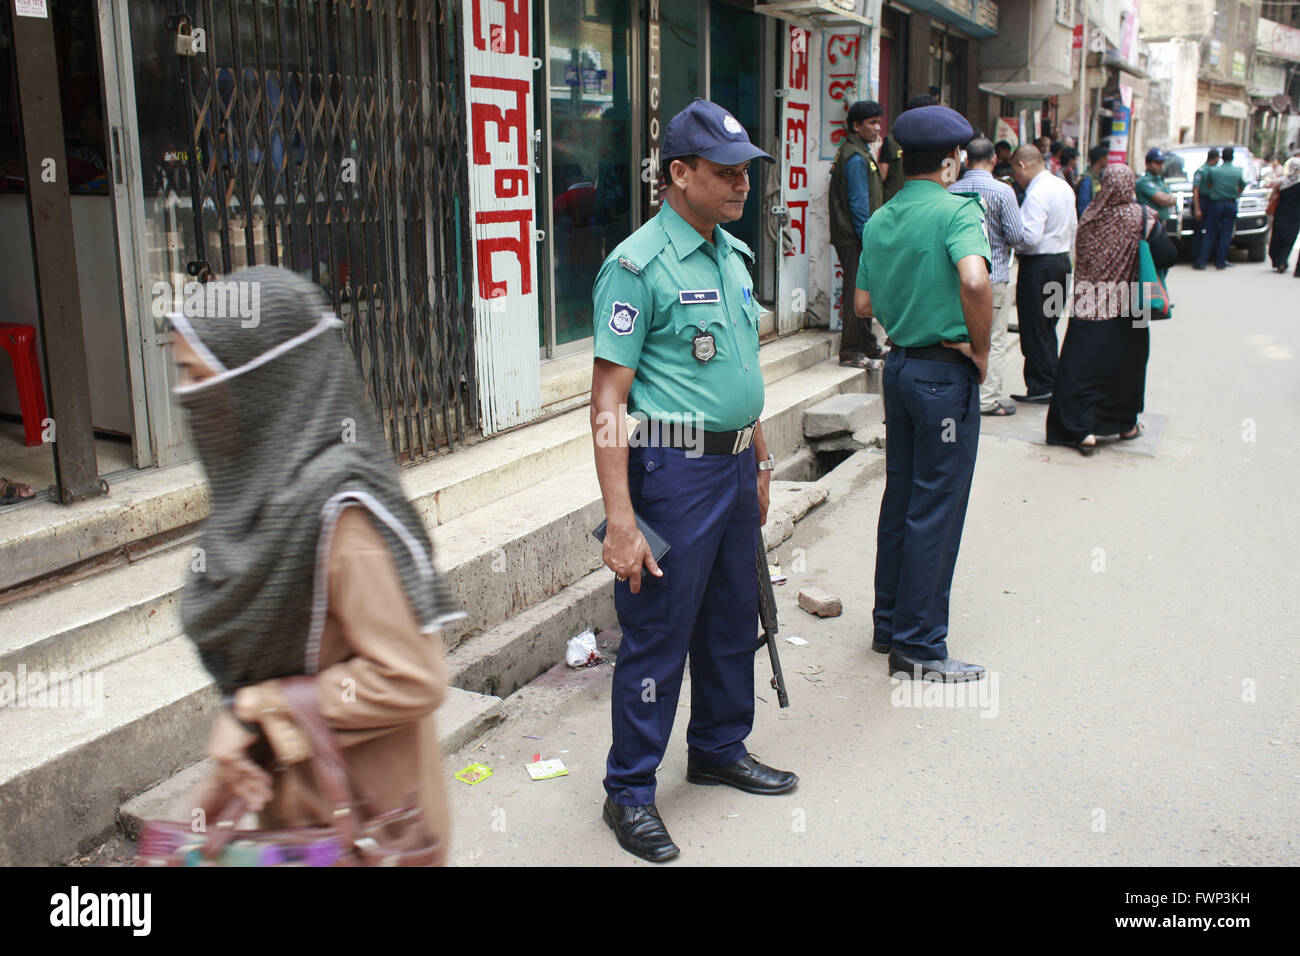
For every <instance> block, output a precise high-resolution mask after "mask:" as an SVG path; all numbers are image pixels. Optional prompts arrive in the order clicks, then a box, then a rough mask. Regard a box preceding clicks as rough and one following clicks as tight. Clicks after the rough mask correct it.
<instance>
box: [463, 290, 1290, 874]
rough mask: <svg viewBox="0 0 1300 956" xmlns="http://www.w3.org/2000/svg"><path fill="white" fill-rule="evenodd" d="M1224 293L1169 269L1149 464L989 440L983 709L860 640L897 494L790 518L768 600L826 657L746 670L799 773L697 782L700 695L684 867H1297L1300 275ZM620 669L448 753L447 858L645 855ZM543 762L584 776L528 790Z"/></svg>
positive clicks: (533, 861)
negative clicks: (625, 768) (828, 599)
mask: <svg viewBox="0 0 1300 956" xmlns="http://www.w3.org/2000/svg"><path fill="white" fill-rule="evenodd" d="M1231 278H1232V279H1233V280H1234V281H1232V282H1228V281H1223V279H1222V277H1220V276H1218V275H1217V274H1207V273H1193V272H1191V271H1190V270H1188V269H1185V268H1180V269H1178V270H1177V272H1176V274H1175V290H1176V291H1175V295H1176V296H1178V300H1179V302H1180V309H1179V312H1178V313H1177V316H1176V318H1175V320H1174V321H1171V322H1162V323H1159V324H1158V325H1157V326H1153V329H1152V353H1151V361H1150V365H1149V370H1148V388H1147V408H1148V410H1149V411H1150V413H1151V414H1153V415H1162V416H1164V425H1163V429H1162V431H1161V433H1160V435H1159V436H1158V442H1157V443H1156V445H1155V447H1154V449H1153V451H1154V454H1149V455H1148V454H1132V453H1128V452H1129V450H1128V449H1125V452H1124V453H1121V452H1120V451H1119V450H1118V449H1116V448H1108V447H1103V448H1102V449H1101V451H1100V452H1099V453H1098V454H1097V455H1095V456H1094V457H1092V458H1083V457H1082V456H1080V455H1078V454H1077V452H1075V451H1074V450H1073V449H1070V448H1053V447H1047V446H1045V445H1041V444H1037V443H1035V442H1033V441H1032V440H1025V439H1032V436H1029V435H1025V436H1023V438H1022V437H1006V436H1003V437H1000V436H997V435H994V434H985V435H984V436H983V437H982V438H981V442H980V450H979V458H978V461H977V466H976V474H975V482H974V488H973V492H972V497H971V503H970V509H969V513H968V517H967V521H966V526H965V534H964V538H963V543H962V553H961V556H960V558H959V560H958V565H957V574H956V578H955V581H954V587H953V594H952V616H951V626H952V632H951V638H950V649H951V653H952V654H953V655H954V656H957V657H960V658H962V659H965V660H971V661H975V662H978V663H981V664H983V665H985V666H986V667H987V668H988V669H989V678H988V681H987V682H985V685H984V686H983V687H982V688H979V690H977V691H976V694H975V696H974V697H973V698H970V697H968V698H966V699H965V700H958V699H956V698H949V699H947V700H945V699H943V698H942V696H936V694H934V693H931V694H930V695H928V696H927V695H917V694H915V693H914V687H913V685H911V684H910V683H894V682H893V681H891V679H890V678H889V675H888V673H887V665H886V659H885V657H884V656H882V655H878V654H875V653H873V652H872V651H871V650H870V611H871V606H872V603H873V591H872V580H871V577H872V568H873V565H874V549H875V525H876V517H877V514H878V510H879V501H880V494H881V491H882V488H883V481H882V480H880V479H879V478H876V479H873V480H870V481H867V482H865V483H858V484H854V483H852V482H850V483H849V484H848V485H847V487H844V488H841V489H840V492H839V493H836V494H832V496H831V500H830V501H828V502H827V503H826V504H824V505H822V506H821V507H819V508H818V509H816V510H814V511H813V512H811V513H810V514H809V516H808V517H807V518H805V520H804V521H803V522H801V523H800V524H799V525H797V526H796V528H795V533H794V535H793V537H792V538H790V539H789V540H788V541H786V542H785V543H784V544H783V545H782V546H781V548H780V549H779V555H780V558H781V563H782V565H783V567H784V568H785V570H786V571H787V572H788V573H789V583H788V584H787V585H785V586H784V587H780V588H778V589H777V599H778V604H779V607H780V612H781V622H782V638H784V637H786V636H791V635H797V636H799V637H802V638H804V639H805V640H807V641H808V642H809V643H808V644H807V645H806V646H803V647H796V646H792V645H790V644H788V643H785V642H784V640H782V643H781V645H780V647H781V652H782V659H783V662H784V664H785V671H786V675H787V682H788V684H789V688H790V697H791V707H790V708H789V710H787V711H780V710H779V709H778V708H777V706H776V702H775V700H774V695H773V694H772V693H770V692H769V691H767V690H766V683H767V678H768V676H769V673H770V672H769V670H768V665H767V657H766V654H759V655H758V656H757V657H756V660H755V675H756V680H755V684H756V689H757V693H758V695H759V696H760V697H761V698H765V700H760V701H759V702H758V703H757V705H756V706H757V714H756V720H755V727H754V731H753V734H752V735H751V736H750V738H749V747H750V750H751V751H752V752H753V753H754V754H755V755H757V756H758V757H759V758H760V759H762V760H763V761H765V762H767V763H770V764H772V765H774V766H777V767H780V768H783V769H792V770H795V771H797V772H798V773H799V774H800V775H801V783H800V785H799V787H798V789H797V790H796V791H794V792H793V793H791V794H788V795H785V796H780V797H756V796H751V795H747V794H743V793H740V792H738V791H735V790H732V789H729V788H724V787H708V788H706V787H696V786H692V785H690V784H688V783H686V781H685V769H686V768H685V764H686V754H685V750H686V748H685V739H684V737H685V727H686V723H687V720H688V716H689V708H688V706H687V704H688V702H689V685H688V686H687V687H686V688H684V689H683V693H682V697H681V698H680V700H681V704H680V706H679V708H678V714H677V719H676V721H675V726H674V735H673V739H672V742H671V744H670V746H669V749H668V752H667V754H666V756H665V758H664V763H663V767H662V768H661V770H660V773H659V783H660V786H659V793H658V806H659V809H660V811H661V812H662V814H663V816H664V820H665V822H666V823H667V825H668V828H669V831H670V833H671V834H672V835H673V837H674V839H675V840H676V842H677V843H678V844H679V846H681V848H682V855H681V857H680V858H679V860H677V861H676V862H674V863H673V864H671V865H677V866H694V865H711V864H717V865H733V866H734V865H741V866H745V865H764V864H769V865H779V864H803V865H824V864H850V865H853V864H942V865H970V864H986V865H1022V864H1029V865H1051V864H1060V865H1090V866H1091V865H1134V866H1151V865H1197V864H1200V865H1223V866H1244V865H1286V864H1294V863H1295V862H1296V856H1297V838H1296V830H1295V826H1294V808H1295V799H1296V795H1297V780H1298V778H1297V771H1296V768H1297V766H1300V759H1298V758H1300V734H1298V732H1297V724H1296V717H1295V713H1296V712H1295V689H1294V687H1292V686H1291V684H1292V683H1293V682H1294V679H1295V674H1296V671H1297V669H1298V668H1297V665H1298V664H1300V655H1298V654H1297V650H1296V645H1295V620H1296V618H1297V615H1300V606H1297V597H1296V589H1295V573H1296V554H1295V541H1296V540H1297V539H1300V509H1296V508H1295V507H1294V505H1293V502H1294V476H1295V475H1296V474H1297V473H1298V472H1300V405H1297V400H1296V394H1295V390H1294V382H1295V362H1296V356H1297V355H1300V332H1298V331H1297V329H1296V326H1295V323H1294V314H1293V312H1294V310H1287V309H1279V308H1278V307H1277V305H1278V302H1279V301H1280V300H1278V299H1277V298H1276V296H1277V295H1279V294H1282V293H1283V292H1287V291H1289V285H1286V286H1285V287H1282V288H1280V287H1279V285H1280V284H1288V283H1290V282H1292V281H1294V280H1290V279H1287V278H1283V277H1275V276H1272V275H1268V274H1266V272H1265V270H1263V269H1262V267H1261V269H1260V271H1259V273H1258V274H1256V272H1255V270H1254V268H1253V267H1251V268H1250V269H1249V270H1248V269H1247V268H1245V267H1241V268H1239V269H1238V270H1237V273H1236V275H1234V276H1233V277H1231ZM1274 279H1276V281H1272V280H1274ZM1270 282H1272V284H1270ZM1228 315H1232V316H1236V317H1237V318H1236V319H1234V321H1233V323H1230V324H1225V321H1224V319H1223V317H1224V316H1228ZM1062 326H1064V323H1062ZM1060 331H1061V332H1062V333H1063V332H1064V327H1062V328H1061V330H1060ZM1013 338H1014V337H1013ZM1017 351H1018V350H1017ZM1206 356H1214V366H1215V370H1216V376H1217V381H1216V384H1215V386H1214V387H1213V388H1212V389H1210V388H1206V385H1205V368H1206V365H1205V357H1206ZM1018 359H1019V356H1018V354H1017V353H1016V352H1012V354H1010V355H1009V356H1008V369H1007V380H1008V383H1009V384H1008V390H1018V388H1019V386H1020V384H1021V383H1020V381H1019V372H1020V365H1019V361H1018ZM1247 424H1248V425H1249V435H1247V432H1246V431H1245V430H1244V429H1246V427H1247ZM1040 440H1041V439H1040ZM832 474H834V473H832ZM796 552H799V553H800V554H799V556H801V557H802V564H800V563H798V562H797V560H796ZM804 585H815V586H819V587H824V588H826V589H828V590H830V591H832V592H834V593H836V594H838V595H839V596H840V597H841V598H842V600H843V604H844V614H843V616H842V617H839V618H832V619H826V620H822V619H816V618H813V617H812V616H810V615H808V614H806V613H805V612H803V611H801V610H799V609H798V608H797V607H796V604H795V599H796V596H797V593H798V589H799V588H800V587H801V586H804ZM610 674H611V670H610V668H609V667H608V666H603V667H600V668H598V669H595V670H591V671H583V672H573V671H564V670H555V671H552V672H550V673H548V674H546V675H544V676H543V677H542V678H540V679H538V680H536V681H534V682H533V683H531V684H530V685H528V686H527V687H525V688H523V689H522V690H521V691H520V692H519V693H517V694H515V695H514V696H512V697H511V698H509V699H508V700H507V701H506V709H507V712H508V717H507V720H506V721H505V722H504V723H503V724H501V725H500V726H499V727H498V728H497V729H496V730H495V731H493V732H492V733H491V734H490V735H488V736H487V737H486V738H484V739H483V740H482V741H480V742H477V743H476V745H474V746H472V747H470V748H467V749H465V750H463V751H461V752H460V753H458V754H455V755H453V756H449V758H448V771H449V773H450V772H452V771H454V770H457V769H460V767H463V766H465V765H466V764H467V763H469V762H471V761H480V762H482V763H485V764H487V765H488V766H490V767H492V768H493V770H494V771H495V775H494V776H493V777H491V778H489V779H488V780H486V781H485V782H483V783H481V784H479V785H477V786H474V787H469V786H466V785H464V784H462V783H460V782H458V781H455V780H450V779H449V780H448V784H447V785H448V787H449V788H450V792H451V800H452V810H453V821H454V827H455V829H454V833H453V842H452V853H451V859H452V860H453V861H455V862H457V863H458V864H460V865H463V866H466V865H483V866H520V865H554V864H563V865H569V864H572V865H616V866H651V865H653V864H648V863H643V862H641V861H640V860H637V859H636V858H634V857H632V856H630V855H629V854H627V853H625V852H623V851H622V850H621V849H620V848H619V847H618V846H617V844H616V843H615V841H614V837H613V834H612V833H611V832H610V831H609V829H608V828H607V827H606V826H605V824H604V823H603V822H602V820H601V818H600V807H601V803H602V801H603V799H604V792H603V790H602V787H601V779H602V777H603V776H604V760H605V755H606V751H607V748H608V745H609V735H610V718H609V680H610ZM966 686H967V687H968V688H969V687H970V685H966ZM922 690H924V688H922ZM982 695H983V696H982ZM533 736H536V737H539V738H540V739H532V737H533ZM534 754H540V755H541V756H542V757H543V758H559V759H561V760H563V761H564V762H565V764H566V765H567V767H568V768H569V771H570V773H569V776H567V777H562V778H558V779H553V780H545V781H538V782H533V781H531V780H529V778H528V776H527V774H526V773H525V771H524V768H523V765H524V764H525V763H526V762H528V761H529V760H531V758H532V756H533V755H534Z"/></svg>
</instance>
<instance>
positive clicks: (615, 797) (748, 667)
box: [591, 99, 799, 863]
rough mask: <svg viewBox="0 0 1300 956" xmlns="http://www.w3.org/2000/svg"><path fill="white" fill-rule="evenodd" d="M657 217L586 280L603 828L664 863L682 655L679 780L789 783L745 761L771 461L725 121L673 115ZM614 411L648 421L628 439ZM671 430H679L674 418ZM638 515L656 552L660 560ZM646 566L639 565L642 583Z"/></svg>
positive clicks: (752, 787)
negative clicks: (661, 795) (660, 548)
mask: <svg viewBox="0 0 1300 956" xmlns="http://www.w3.org/2000/svg"><path fill="white" fill-rule="evenodd" d="M661 155H662V157H663V158H662V162H663V164H664V168H665V169H666V172H667V191H666V194H665V198H664V203H663V205H662V206H661V207H660V209H659V213H658V214H657V215H656V216H655V217H654V218H653V219H651V220H650V221H649V222H647V223H646V224H645V225H644V226H642V227H641V228H640V229H638V230H637V231H636V232H634V233H633V234H632V235H631V236H629V237H628V238H627V239H625V240H624V241H623V242H622V243H621V244H620V245H619V246H618V247H617V248H615V249H614V251H613V252H611V253H610V254H609V257H608V258H607V259H606V260H605V263H604V265H603V266H602V267H601V270H600V274H599V276H598V277H597V279H596V288H595V293H594V297H593V298H594V307H595V369H594V371H593V374H592V385H591V421H592V430H593V435H594V438H595V446H596V452H595V453H596V472H597V476H598V477H599V479H600V489H601V494H602V496H603V498H604V502H605V515H606V518H607V521H608V531H607V533H606V536H605V543H604V553H603V557H604V561H605V564H606V566H608V567H609V568H610V569H611V570H612V571H613V572H614V574H615V576H616V583H615V585H614V605H615V609H616V610H617V612H618V620H619V624H620V626H621V627H622V630H623V643H622V647H621V648H620V650H619V655H618V667H617V668H616V669H615V671H614V681H613V690H612V693H611V705H612V711H613V743H612V745H611V747H610V750H609V758H608V761H607V764H606V775H605V791H606V793H607V794H608V797H607V799H606V800H605V807H604V819H605V822H606V823H607V824H609V826H610V827H611V828H612V829H613V830H614V833H615V835H616V836H617V838H618V842H619V844H620V845H621V846H622V847H623V848H624V849H625V850H627V851H628V852H629V853H633V854H635V855H636V856H639V857H641V858H642V859H645V860H650V861H651V862H655V863H661V862H663V861H665V860H669V859H672V858H673V857H675V856H677V854H678V848H677V847H676V845H674V843H673V841H672V838H671V837H670V836H669V835H668V830H667V829H666V828H665V826H664V823H663V820H662V819H661V818H660V816H659V811H658V809H657V808H656V806H655V770H656V768H657V767H658V766H659V763H660V761H661V760H662V759H663V755H664V750H665V749H666V747H667V745H668V738H669V735H670V734H671V733H672V728H673V718H674V716H675V715H676V713H677V697H678V693H679V691H680V689H681V682H682V672H683V669H684V665H685V661H686V656H687V653H688V652H689V654H690V661H691V707H690V715H691V716H690V724H689V725H688V727H687V731H686V743H687V761H688V762H687V774H686V779H687V780H688V781H690V782H691V783H697V784H703V785H706V786H715V785H717V784H727V785H729V786H732V787H736V788H737V789H740V790H744V791H746V792H749V793H757V794H779V793H786V792H788V791H790V790H792V789H794V786H795V784H796V783H797V782H798V779H799V778H798V777H796V776H795V775H794V774H793V773H789V772H787V771H782V770H774V769H772V768H771V767H767V766H764V765H763V764H761V763H759V762H758V761H757V760H755V759H754V758H753V757H751V756H750V755H749V753H748V751H747V749H746V746H745V738H746V737H747V736H748V735H749V732H750V730H751V729H752V727H753V721H754V651H755V650H756V648H757V635H758V581H757V577H756V575H755V573H754V563H755V556H756V550H755V549H757V548H758V547H760V546H761V545H760V542H759V525H760V524H762V523H763V522H765V521H766V520H767V505H768V487H769V485H770V483H771V475H772V473H771V468H772V465H773V464H774V461H773V459H772V457H771V456H770V455H769V454H768V452H767V445H766V443H765V442H764V440H763V429H762V427H761V426H760V425H759V422H758V419H759V415H760V413H761V412H762V410H763V375H762V371H761V370H760V368H759V363H758V323H759V315H760V311H761V310H760V309H759V306H758V303H757V302H756V301H755V300H754V289H753V280H752V279H751V278H750V274H749V270H748V263H749V262H752V261H753V256H754V254H753V252H751V251H750V249H749V247H748V246H746V245H745V244H744V243H743V242H741V241H740V240H739V239H736V238H735V237H733V236H731V235H730V234H728V233H727V232H726V231H725V230H723V229H722V228H721V227H720V226H719V225H718V224H719V223H723V222H734V221H735V220H737V219H739V218H740V217H741V214H742V212H743V211H744V208H745V198H746V196H747V195H748V194H749V188H750V184H749V174H748V169H749V165H750V162H751V161H752V160H754V159H760V158H761V159H766V160H768V161H772V157H771V156H769V155H767V153H765V152H763V151H762V150H761V149H759V148H758V147H757V146H755V145H753V144H752V143H751V142H750V141H749V137H748V136H747V135H746V134H745V130H744V128H743V127H742V126H741V125H740V123H739V122H738V121H737V120H736V119H735V117H733V116H732V115H731V114H730V113H728V112H727V111H726V110H724V109H723V108H722V107H720V106H718V105H717V104H715V103H711V102H708V101H707V100H698V99H697V100H695V101H694V102H693V103H691V104H690V105H689V106H687V107H686V109H684V110H682V112H680V113H678V114H677V115H676V116H675V117H673V119H672V121H671V122H669V124H668V128H667V130H666V131H665V133H664V141H663V148H662V151H661ZM625 405H626V406H627V408H629V409H630V410H631V411H632V412H633V413H634V414H635V415H636V416H637V417H638V418H642V419H645V421H643V422H642V423H641V425H639V426H638V429H637V431H636V432H635V433H634V434H633V435H631V436H630V440H629V436H628V433H627V422H626V413H625V409H624V406H625ZM674 423H675V424H674ZM638 520H640V521H641V522H643V523H644V524H645V525H646V527H647V528H648V529H649V530H650V531H651V532H653V533H655V534H657V535H659V536H661V537H662V538H663V539H664V540H665V541H666V542H667V543H668V545H669V551H668V552H667V554H666V555H664V557H663V563H662V565H656V563H655V560H654V556H653V553H652V550H651V547H650V545H649V544H648V543H647V538H646V535H645V534H643V533H642V531H641V530H640V529H639V528H638V526H637V522H638ZM643 568H644V571H645V573H643Z"/></svg>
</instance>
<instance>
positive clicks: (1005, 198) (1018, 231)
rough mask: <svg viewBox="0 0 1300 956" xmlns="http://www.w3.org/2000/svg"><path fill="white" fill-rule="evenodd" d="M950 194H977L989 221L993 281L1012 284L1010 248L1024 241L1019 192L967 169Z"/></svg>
mask: <svg viewBox="0 0 1300 956" xmlns="http://www.w3.org/2000/svg"><path fill="white" fill-rule="evenodd" d="M948 192H950V193H978V194H979V197H980V202H981V203H983V205H984V216H985V220H986V221H987V222H988V233H989V247H990V248H991V249H992V250H993V272H992V275H990V276H989V281H991V282H1010V281H1011V247H1012V246H1014V245H1016V244H1017V243H1020V242H1023V241H1024V238H1025V226H1024V222H1023V221H1022V220H1021V218H1020V207H1019V206H1018V205H1017V204H1016V192H1015V190H1014V189H1012V188H1011V187H1010V186H1008V185H1007V184H1006V183H1000V182H998V181H997V180H996V179H994V178H993V176H992V175H991V174H990V173H989V172H988V171H987V170H983V169H968V170H966V175H965V176H963V177H962V178H961V179H959V180H957V181H956V182H955V183H951V184H949V186H948Z"/></svg>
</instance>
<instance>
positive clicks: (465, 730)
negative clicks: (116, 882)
mask: <svg viewBox="0 0 1300 956" xmlns="http://www.w3.org/2000/svg"><path fill="white" fill-rule="evenodd" d="M436 716H437V721H438V742H439V745H440V747H441V749H442V752H443V753H444V754H451V753H455V752H456V751H458V750H460V749H461V748H463V747H466V746H468V745H469V744H471V743H473V742H474V739H475V738H476V737H478V736H479V735H480V734H482V733H483V732H484V731H486V730H487V729H488V728H490V727H491V726H492V725H493V724H495V723H497V722H499V721H500V720H502V719H504V717H505V706H504V704H503V703H502V701H501V698H499V697H488V696H484V695H483V694H474V693H470V692H469V691H467V690H461V689H460V688H458V687H449V688H448V689H447V698H446V699H445V700H444V701H443V702H442V706H441V707H439V708H438V711H437V715H436ZM212 769H213V763H212V761H211V760H209V759H208V758H206V757H205V758H203V759H202V760H200V761H198V762H197V763H194V764H191V765H190V766H188V767H186V768H185V769H184V770H181V771H178V772H177V773H174V774H172V775H171V776H169V777H167V778H166V779H165V780H163V781H162V782H160V783H158V784H155V785H154V786H152V787H150V788H149V789H148V790H146V791H144V792H143V793H141V794H139V795H138V796H135V797H132V798H131V799H130V800H128V801H126V803H124V804H122V806H121V807H120V808H118V812H117V824H118V826H119V827H120V828H121V829H122V832H123V833H124V834H125V835H126V837H127V838H128V839H131V840H138V839H140V826H141V824H143V823H144V821H146V820H176V821H180V822H185V821H187V820H189V819H190V813H191V810H192V808H191V807H190V806H189V805H188V802H187V801H188V797H189V795H190V794H191V792H192V791H193V790H194V788H195V787H196V786H197V785H198V784H199V783H200V782H201V781H202V780H203V778H204V777H206V776H207V775H208V774H209V773H211V772H212Z"/></svg>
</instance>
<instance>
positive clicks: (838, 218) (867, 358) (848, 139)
mask: <svg viewBox="0 0 1300 956" xmlns="http://www.w3.org/2000/svg"><path fill="white" fill-rule="evenodd" d="M880 118H881V110H880V104H879V103H876V102H874V101H872V100H859V101H858V102H856V103H854V104H853V105H852V106H850V107H849V113H848V116H847V117H846V118H845V120H844V127H845V132H846V135H845V137H844V141H843V142H842V143H841V144H840V148H839V151H838V152H837V153H836V154H835V162H834V163H833V164H832V165H831V185H830V193H829V195H828V197H827V198H828V201H829V204H830V214H831V215H830V225H831V245H833V246H834V247H835V251H836V252H837V253H838V254H839V257H840V266H841V267H842V268H843V270H844V280H845V281H844V292H843V294H842V295H841V296H840V318H841V327H842V330H843V331H842V332H841V334H840V364H841V365H848V366H852V367H854V368H880V367H881V365H882V363H881V360H882V359H883V358H884V357H885V350H884V349H882V348H881V347H880V345H879V343H878V342H877V341H876V334H875V332H874V331H873V330H872V327H871V321H870V320H866V321H863V320H861V319H859V318H858V317H857V316H856V315H855V314H854V312H853V296H852V294H851V289H852V282H853V278H852V277H853V276H856V275H857V274H858V256H859V255H861V253H862V228H863V227H864V226H865V225H866V224H867V220H868V219H869V218H871V214H872V213H873V212H875V211H876V210H877V209H879V208H880V206H881V204H882V203H883V202H884V176H885V174H884V172H883V171H882V170H881V168H880V165H879V164H878V163H877V161H876V157H875V156H874V155H873V153H872V149H871V145H872V144H873V143H875V142H876V141H877V140H879V139H880ZM864 346H865V350H864Z"/></svg>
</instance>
